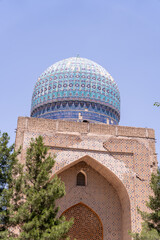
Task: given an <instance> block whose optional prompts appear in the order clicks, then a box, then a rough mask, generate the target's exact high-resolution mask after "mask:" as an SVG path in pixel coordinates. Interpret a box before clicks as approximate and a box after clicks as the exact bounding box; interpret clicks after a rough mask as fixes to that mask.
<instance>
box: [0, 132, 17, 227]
mask: <svg viewBox="0 0 160 240" xmlns="http://www.w3.org/2000/svg"><path fill="white" fill-rule="evenodd" d="M9 140H10V138H9V136H8V134H7V133H3V134H1V133H0V226H1V227H2V226H4V224H5V223H6V222H7V221H8V212H7V205H8V203H9V198H7V196H6V191H5V189H6V188H7V187H8V185H9V182H10V181H11V169H12V166H13V164H14V162H15V159H16V156H17V154H18V152H15V151H14V144H12V145H11V146H8V145H9Z"/></svg>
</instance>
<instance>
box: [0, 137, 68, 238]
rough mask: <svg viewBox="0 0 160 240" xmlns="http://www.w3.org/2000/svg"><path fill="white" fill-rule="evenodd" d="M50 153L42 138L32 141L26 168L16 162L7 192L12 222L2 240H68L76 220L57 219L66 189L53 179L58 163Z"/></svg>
mask: <svg viewBox="0 0 160 240" xmlns="http://www.w3.org/2000/svg"><path fill="white" fill-rule="evenodd" d="M47 151H48V148H47V147H45V146H44V143H43V139H42V137H41V136H40V137H38V138H36V139H35V140H33V139H32V141H31V143H30V147H29V148H28V149H27V154H26V163H25V166H23V165H22V164H20V163H19V162H18V161H15V164H14V165H13V167H12V181H11V182H10V184H9V189H8V190H7V189H5V191H6V192H7V194H8V198H10V199H11V201H10V204H9V206H8V212H9V219H8V222H7V224H6V226H5V231H3V232H1V234H0V236H1V239H4V240H7V239H11V240H18V239H19V240H59V239H69V238H68V237H67V233H68V231H69V229H70V227H71V226H72V224H73V220H70V221H66V220H65V218H64V217H60V218H58V217H57V213H58V210H59V207H57V206H56V203H55V201H56V200H57V199H59V198H61V197H62V196H64V194H65V186H64V183H63V182H62V181H61V180H60V179H59V178H58V177H57V176H55V177H54V178H52V179H51V173H52V168H53V166H54V163H55V160H54V158H53V157H51V155H50V154H48V153H47ZM7 194H6V195H7ZM15 230H16V231H18V232H16V231H15Z"/></svg>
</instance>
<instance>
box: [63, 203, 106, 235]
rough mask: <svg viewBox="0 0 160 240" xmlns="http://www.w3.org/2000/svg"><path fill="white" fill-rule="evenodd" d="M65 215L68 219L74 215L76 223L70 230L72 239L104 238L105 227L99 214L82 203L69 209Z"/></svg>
mask: <svg viewBox="0 0 160 240" xmlns="http://www.w3.org/2000/svg"><path fill="white" fill-rule="evenodd" d="M63 215H64V216H65V217H66V219H67V220H69V219H71V218H72V217H74V225H73V227H72V228H71V230H70V231H69V236H70V237H71V240H74V239H77V240H82V239H87V240H102V239H103V227H102V223H101V221H100V219H99V218H98V216H97V215H96V214H95V213H94V212H93V210H91V209H90V208H88V207H87V206H85V205H84V204H82V203H78V204H76V205H74V206H72V207H71V208H69V209H67V210H66V211H65V212H64V213H63Z"/></svg>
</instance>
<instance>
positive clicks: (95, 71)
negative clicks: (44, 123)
mask: <svg viewBox="0 0 160 240" xmlns="http://www.w3.org/2000/svg"><path fill="white" fill-rule="evenodd" d="M31 116H32V117H42V118H50V119H65V120H74V121H84V120H86V121H90V122H103V123H108V124H118V122H119V119H120V94H119V90H118V87H117V84H116V83H115V81H114V80H113V78H112V77H111V75H110V74H109V73H108V72H107V71H106V70H105V69H104V68H103V67H101V66H100V65H98V64H97V63H95V62H93V61H91V60H88V59H85V58H79V57H72V58H68V59H64V60H62V61H59V62H57V63H55V64H53V65H52V66H51V67H49V68H48V69H47V70H46V71H44V72H43V73H42V74H41V76H40V77H39V78H38V80H37V83H36V85H35V87H34V91H33V96H32V106H31Z"/></svg>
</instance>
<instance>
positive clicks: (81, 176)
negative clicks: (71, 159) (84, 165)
mask: <svg viewBox="0 0 160 240" xmlns="http://www.w3.org/2000/svg"><path fill="white" fill-rule="evenodd" d="M85 185H86V177H85V175H84V174H83V173H82V172H79V173H78V174H77V186H85Z"/></svg>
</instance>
